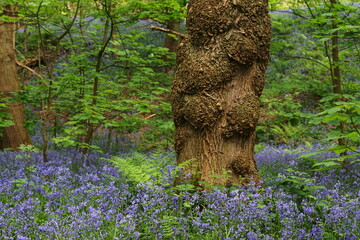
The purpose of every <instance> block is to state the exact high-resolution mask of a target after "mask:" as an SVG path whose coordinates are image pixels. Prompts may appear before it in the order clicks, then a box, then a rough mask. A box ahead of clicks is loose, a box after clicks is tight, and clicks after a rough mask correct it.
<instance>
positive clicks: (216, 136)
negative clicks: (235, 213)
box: [172, 0, 271, 186]
mask: <svg viewBox="0 0 360 240" xmlns="http://www.w3.org/2000/svg"><path fill="white" fill-rule="evenodd" d="M270 38H271V23H270V18H269V16H268V6H267V1H266V0H259V1H255V0H252V1H250V0H248V1H243V0H221V1H219V0H192V1H190V3H189V7H188V16H187V36H186V39H184V40H183V41H182V42H181V43H180V45H179V49H178V55H177V71H176V73H175V79H174V84H173V92H172V94H173V113H174V121H175V128H176V133H175V149H176V152H177V153H178V159H177V161H178V164H180V163H183V162H184V161H187V160H189V159H196V160H197V161H196V162H197V167H196V168H193V167H189V168H187V169H185V171H190V172H192V173H194V172H196V171H199V172H200V174H199V175H198V176H197V179H196V180H203V181H207V182H209V183H212V184H216V185H223V186H229V185H231V184H232V183H240V184H242V183H245V182H248V181H249V179H251V178H252V179H253V180H255V181H257V180H259V174H258V170H257V167H256V162H255V159H254V143H255V133H254V131H255V126H256V123H257V120H258V117H259V110H260V102H259V97H260V95H261V92H262V89H263V86H264V82H265V70H266V67H267V65H268V61H269V45H270ZM224 172H228V173H229V177H219V175H223V173H224ZM216 175H218V177H213V176H216Z"/></svg>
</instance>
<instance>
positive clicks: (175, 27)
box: [163, 21, 180, 73]
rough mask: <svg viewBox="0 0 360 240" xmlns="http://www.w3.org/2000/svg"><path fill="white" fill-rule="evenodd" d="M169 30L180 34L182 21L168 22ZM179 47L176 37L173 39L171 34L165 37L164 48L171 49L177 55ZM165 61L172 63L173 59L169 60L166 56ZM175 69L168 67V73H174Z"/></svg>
mask: <svg viewBox="0 0 360 240" xmlns="http://www.w3.org/2000/svg"><path fill="white" fill-rule="evenodd" d="M166 27H167V29H169V30H172V31H175V32H180V21H168V22H167V24H166ZM178 45H179V40H178V39H175V38H174V37H172V36H171V35H170V34H166V37H165V41H164V48H167V49H169V52H170V53H175V52H176V51H177V49H178ZM163 59H164V61H171V59H169V56H168V55H165V56H164V58H163ZM173 70H174V67H173V66H170V67H166V72H169V73H170V72H173Z"/></svg>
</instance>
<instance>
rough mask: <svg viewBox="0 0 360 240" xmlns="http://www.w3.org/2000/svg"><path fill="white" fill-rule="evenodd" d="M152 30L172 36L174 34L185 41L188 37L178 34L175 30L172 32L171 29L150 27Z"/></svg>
mask: <svg viewBox="0 0 360 240" xmlns="http://www.w3.org/2000/svg"><path fill="white" fill-rule="evenodd" d="M150 28H151V29H152V30H157V31H161V32H166V33H171V34H174V35H176V36H178V37H181V38H182V39H185V38H186V36H185V34H182V33H179V32H176V31H173V30H170V29H166V28H161V27H157V26H151V27H150Z"/></svg>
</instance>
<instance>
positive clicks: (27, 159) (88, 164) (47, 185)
mask: <svg viewBox="0 0 360 240" xmlns="http://www.w3.org/2000/svg"><path fill="white" fill-rule="evenodd" d="M315 150H317V147H314V146H312V147H311V148H309V147H304V146H303V147H297V148H290V147H288V146H280V147H271V146H266V147H264V148H263V149H262V150H261V151H259V152H258V153H257V155H256V158H257V161H258V165H259V169H260V171H261V174H262V176H263V180H264V183H263V186H262V187H259V186H258V185H257V186H255V185H250V186H247V187H237V188H232V189H227V190H217V189H214V190H212V191H185V190H184V191H180V190H179V189H175V188H174V187H173V186H172V184H171V183H172V181H173V180H174V173H175V172H176V171H175V166H174V160H172V161H169V164H168V166H167V167H166V168H164V169H161V170H162V171H161V172H162V175H163V176H162V178H161V181H158V180H157V181H155V180H154V181H153V182H151V181H149V182H146V183H136V184H135V183H133V182H130V181H128V180H127V177H126V176H125V175H124V174H122V173H121V169H119V168H116V167H114V165H112V163H110V162H109V161H105V160H103V158H109V157H110V156H107V155H106V154H99V153H88V154H86V155H84V154H81V153H79V152H76V151H69V150H68V151H63V152H62V151H50V152H49V161H48V162H46V163H44V162H43V161H42V157H41V154H40V153H33V152H23V153H14V152H0V169H1V171H0V239H18V240H25V239H150V240H151V239H215V240H216V239H227V240H230V239H250V240H252V239H360V204H359V199H360V187H359V185H360V183H359V182H357V181H360V180H359V179H356V178H355V177H354V176H351V174H348V173H346V172H345V171H343V170H333V171H330V172H329V171H321V172H313V171H310V169H311V162H307V161H306V160H304V159H302V160H301V159H299V158H298V157H299V156H300V155H301V154H302V153H308V152H311V151H315ZM327 155H329V156H327ZM330 155H331V154H330V153H328V154H325V153H324V154H319V155H317V156H316V158H318V159H319V160H320V159H324V158H328V157H332V156H330ZM168 156H169V155H168V154H163V155H162V156H161V155H159V154H158V155H157V156H156V157H157V158H159V159H161V158H168ZM149 157H151V156H149ZM356 167H358V166H355V168H356ZM359 169H360V168H358V169H357V171H359ZM119 170H120V171H119ZM355 170H356V169H355Z"/></svg>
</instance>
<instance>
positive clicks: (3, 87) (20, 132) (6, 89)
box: [0, 7, 31, 150]
mask: <svg viewBox="0 0 360 240" xmlns="http://www.w3.org/2000/svg"><path fill="white" fill-rule="evenodd" d="M12 12H13V11H12V9H11V7H7V8H6V9H5V14H8V15H11V13H12ZM14 34H15V24H14V23H10V22H0V46H1V47H0V95H1V97H10V96H11V93H13V92H16V91H18V90H20V88H19V83H18V76H17V70H16V61H15V52H14V37H15V35H14ZM6 111H7V112H8V113H10V114H11V115H12V116H13V119H12V121H13V122H14V125H13V126H10V127H6V128H4V129H2V133H3V134H2V135H3V136H2V137H1V139H0V149H5V148H11V149H13V150H16V149H18V148H19V146H20V145H21V144H25V145H28V144H31V141H30V137H29V134H28V131H27V130H26V128H24V122H25V113H24V107H23V105H22V103H19V102H12V103H10V106H9V108H8V109H7V110H6Z"/></svg>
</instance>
